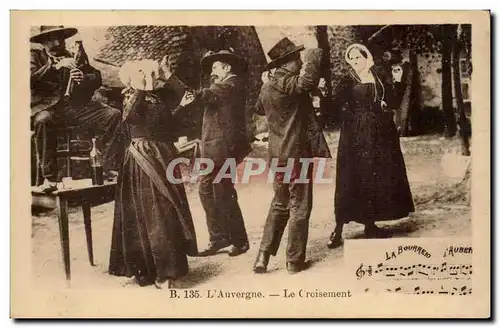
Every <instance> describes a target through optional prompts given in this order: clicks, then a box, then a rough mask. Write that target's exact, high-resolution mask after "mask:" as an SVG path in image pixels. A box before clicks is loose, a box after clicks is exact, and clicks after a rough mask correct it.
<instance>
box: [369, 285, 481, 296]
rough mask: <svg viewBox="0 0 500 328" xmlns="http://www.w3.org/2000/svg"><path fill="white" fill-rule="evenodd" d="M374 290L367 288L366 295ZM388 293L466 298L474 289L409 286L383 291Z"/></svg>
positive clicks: (463, 286)
mask: <svg viewBox="0 0 500 328" xmlns="http://www.w3.org/2000/svg"><path fill="white" fill-rule="evenodd" d="M373 289H374V288H365V293H369V292H372V291H373ZM381 291H382V292H386V293H398V294H412V295H458V296H460V295H461V296H465V295H470V294H472V288H471V287H470V286H468V285H462V286H446V287H445V286H443V285H441V288H431V287H430V286H428V287H421V286H409V287H406V286H405V287H395V288H384V289H383V290H381Z"/></svg>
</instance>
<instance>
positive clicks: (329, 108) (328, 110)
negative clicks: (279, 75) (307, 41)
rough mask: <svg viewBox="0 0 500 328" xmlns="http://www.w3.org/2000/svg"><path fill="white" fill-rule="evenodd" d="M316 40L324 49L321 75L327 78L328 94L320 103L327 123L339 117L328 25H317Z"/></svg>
mask: <svg viewBox="0 0 500 328" xmlns="http://www.w3.org/2000/svg"><path fill="white" fill-rule="evenodd" d="M316 40H317V41H318V47H319V48H321V49H323V56H322V58H321V77H322V78H324V79H325V88H326V96H325V97H322V98H321V99H322V101H321V103H320V111H321V115H322V116H323V117H324V118H325V120H326V122H322V123H325V124H327V125H329V124H331V123H333V122H334V121H335V119H336V117H337V113H334V112H333V111H334V108H333V105H332V73H331V66H330V42H329V40H328V27H327V26H326V25H321V26H316Z"/></svg>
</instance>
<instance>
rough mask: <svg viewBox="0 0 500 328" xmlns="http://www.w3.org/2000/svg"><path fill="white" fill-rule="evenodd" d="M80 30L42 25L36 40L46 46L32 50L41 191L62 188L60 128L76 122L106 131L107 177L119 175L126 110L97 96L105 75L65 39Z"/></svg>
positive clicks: (33, 111)
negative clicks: (69, 47)
mask: <svg viewBox="0 0 500 328" xmlns="http://www.w3.org/2000/svg"><path fill="white" fill-rule="evenodd" d="M77 32H78V31H77V29H75V28H64V27H62V26H41V28H40V32H39V33H38V34H37V35H35V36H33V37H31V38H30V42H32V43H39V44H41V45H42V47H41V49H32V50H31V81H30V86H31V124H32V129H33V130H34V138H35V148H36V149H35V150H36V158H37V166H38V167H37V169H38V170H40V171H41V175H42V177H43V179H44V181H43V184H42V186H41V189H42V190H44V191H46V192H48V191H53V190H56V189H57V187H56V176H57V168H56V135H55V132H56V129H57V127H59V126H68V125H76V126H79V127H83V128H87V127H88V128H91V129H93V130H97V131H99V132H102V133H103V135H102V145H103V147H104V149H103V153H104V161H105V164H104V172H105V173H104V175H105V178H108V179H109V178H111V177H114V176H116V174H117V173H116V171H114V170H113V168H114V167H113V165H117V164H119V163H118V160H117V158H116V155H118V150H119V147H120V132H119V131H120V122H121V113H120V111H119V110H118V109H115V108H112V107H109V106H107V105H105V104H103V103H100V102H97V101H94V100H92V97H93V95H94V92H95V91H96V90H97V89H98V88H100V87H101V83H102V81H101V73H100V72H99V70H97V69H95V68H94V67H92V66H90V65H89V63H88V58H86V55H85V53H84V52H83V54H84V55H85V56H84V57H85V58H81V56H80V58H74V57H73V56H74V54H72V53H70V52H69V51H68V50H67V49H66V42H65V40H66V39H67V38H70V37H72V36H74V35H75V34H76V33H77ZM80 54H81V53H80ZM77 61H78V62H77ZM70 84H71V86H73V87H72V88H70V87H68V85H70ZM37 183H38V181H37Z"/></svg>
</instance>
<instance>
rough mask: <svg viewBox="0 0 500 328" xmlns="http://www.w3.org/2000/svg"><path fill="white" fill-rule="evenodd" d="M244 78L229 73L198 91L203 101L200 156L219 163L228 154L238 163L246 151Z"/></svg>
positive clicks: (248, 145)
mask: <svg viewBox="0 0 500 328" xmlns="http://www.w3.org/2000/svg"><path fill="white" fill-rule="evenodd" d="M245 97H246V87H245V84H244V81H243V80H242V79H241V78H240V77H238V76H236V75H233V76H230V77H228V78H226V79H225V80H223V81H221V82H216V83H213V84H212V85H211V86H210V87H209V88H204V89H202V90H201V91H200V94H199V98H201V100H202V101H203V102H204V103H205V111H204V115H203V126H202V138H201V156H202V157H203V158H210V159H212V160H213V161H214V162H215V165H216V166H220V165H222V164H223V163H224V161H225V160H226V159H228V158H235V159H236V163H240V162H241V161H242V160H243V159H244V158H245V156H247V155H248V154H249V153H250V151H251V147H250V143H249V140H248V138H247V134H246V120H245V100H246V98H245Z"/></svg>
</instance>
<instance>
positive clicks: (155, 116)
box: [109, 63, 198, 288]
mask: <svg viewBox="0 0 500 328" xmlns="http://www.w3.org/2000/svg"><path fill="white" fill-rule="evenodd" d="M135 65H136V66H134V65H129V66H128V67H127V68H128V73H129V78H128V79H126V81H124V82H125V83H127V84H129V85H130V88H128V89H126V92H125V100H124V110H123V125H124V130H125V131H127V132H128V136H129V141H130V145H129V146H128V148H127V149H126V151H125V156H124V160H123V165H122V169H121V174H120V176H119V179H118V185H117V192H116V202H115V215H114V224H113V235H112V242H111V253H110V263H109V273H110V274H112V275H116V276H126V277H134V280H135V281H136V282H137V283H138V284H139V285H141V286H142V285H150V284H155V285H156V287H158V288H162V286H165V284H166V285H167V286H168V287H171V282H172V281H173V280H175V279H177V278H179V277H182V276H184V275H186V274H187V273H188V261H187V255H190V256H195V255H196V254H197V252H198V250H197V244H196V234H195V230H194V225H193V220H192V217H191V212H190V209H189V205H188V201H187V197H186V193H185V189H184V186H183V184H182V183H180V184H173V183H171V182H170V181H169V180H168V179H167V166H168V164H169V163H170V162H171V161H172V160H173V159H175V158H176V157H177V149H176V148H175V146H174V144H173V140H174V135H175V134H174V130H175V125H174V124H173V118H172V114H171V110H169V109H167V108H166V107H165V105H164V102H163V101H162V100H161V99H160V97H159V96H158V94H157V93H158V91H157V90H152V89H153V87H152V85H153V84H155V83H154V75H155V74H154V72H152V71H151V70H150V71H148V68H147V67H146V68H144V67H141V65H140V63H135ZM124 66H125V65H124ZM143 66H144V65H143ZM140 74H143V75H142V76H141V75H140ZM144 74H145V75H146V77H150V78H151V76H152V78H151V80H148V79H147V78H145V77H144ZM157 74H158V73H157ZM137 75H139V76H137ZM123 76H126V74H121V77H123ZM130 76H132V77H131V78H130ZM146 80H148V81H149V82H147V83H146ZM189 101H192V99H191V100H186V99H183V100H182V101H181V103H183V102H184V103H186V102H189ZM174 175H175V176H176V177H177V178H179V177H180V172H179V170H178V166H176V169H175V170H174Z"/></svg>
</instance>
